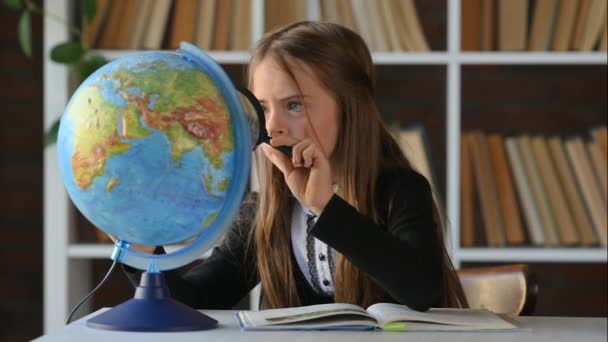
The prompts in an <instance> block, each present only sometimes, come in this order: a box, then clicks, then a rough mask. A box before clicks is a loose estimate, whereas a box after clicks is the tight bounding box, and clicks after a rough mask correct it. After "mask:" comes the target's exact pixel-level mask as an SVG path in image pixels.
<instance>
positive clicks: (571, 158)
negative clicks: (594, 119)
mask: <svg viewBox="0 0 608 342" xmlns="http://www.w3.org/2000/svg"><path fill="white" fill-rule="evenodd" d="M590 133H591V134H590V138H589V139H585V138H584V137H582V136H570V137H559V136H541V135H527V134H521V135H517V136H502V135H500V134H485V133H483V132H480V131H473V132H465V133H463V134H462V140H461V181H460V183H461V219H462V220H461V229H460V233H461V245H462V246H463V247H472V246H479V245H486V246H489V247H502V246H513V245H534V246H545V247H562V246H595V245H598V244H599V245H601V246H602V247H606V246H607V235H608V234H607V224H608V223H607V209H606V208H607V197H608V170H607V163H608V150H607V143H608V129H607V128H606V126H603V127H595V128H592V129H591V130H590ZM476 208H479V210H476ZM476 213H480V214H481V215H480V216H481V217H478V215H476ZM481 227H483V229H481Z"/></svg>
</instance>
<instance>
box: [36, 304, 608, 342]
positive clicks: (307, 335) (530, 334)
mask: <svg viewBox="0 0 608 342" xmlns="http://www.w3.org/2000/svg"><path fill="white" fill-rule="evenodd" d="M104 310H106V309H101V310H99V311H97V312H95V313H92V314H91V315H89V316H87V317H84V318H82V319H80V320H78V321H75V322H73V323H72V324H70V325H68V326H66V327H64V328H63V329H61V330H60V331H58V332H55V333H53V334H49V335H45V336H41V337H40V338H38V339H37V340H36V341H78V342H82V341H86V342H96V341H103V342H107V341H112V342H119V341H162V342H172V341H180V342H181V341H184V342H187V341H196V342H200V341H205V342H209V341H226V342H238V341H247V342H257V341H260V342H262V341H263V342H274V341H277V342H279V341H289V342H299V341H314V342H325V341H327V342H340V341H345V342H346V341H348V342H359V341H360V342H368V341H400V342H403V341H408V342H410V341H412V342H414V341H416V342H418V341H420V342H424V341H429V342H430V341H433V342H435V341H450V342H460V341H470V342H475V341H479V342H491V341H509V342H512V341H517V342H524V341H534V342H544V341H546V342H562V341H563V342H583V341H584V342H594V341H597V342H600V341H601V342H606V318H570V317H519V318H518V320H519V321H520V322H521V329H519V330H517V331H506V332H503V331H501V332H431V333H429V332H381V331H241V330H240V329H239V327H238V324H237V321H236V317H235V315H234V313H235V311H213V310H206V311H203V312H204V313H206V314H207V315H209V316H211V317H213V318H215V319H217V320H218V321H219V327H218V328H217V329H213V330H207V331H198V332H180V333H141V332H117V331H107V330H97V329H91V328H88V327H86V326H85V321H86V320H87V319H89V318H91V317H93V316H95V315H97V314H99V313H100V312H103V311H104Z"/></svg>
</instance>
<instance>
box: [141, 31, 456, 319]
mask: <svg viewBox="0 0 608 342" xmlns="http://www.w3.org/2000/svg"><path fill="white" fill-rule="evenodd" d="M248 80H249V88H250V89H251V90H252V92H253V94H254V95H255V96H256V97H257V98H258V99H259V100H260V103H261V104H262V107H263V108H264V113H265V117H266V128H267V131H268V133H269V135H270V137H271V138H272V139H271V141H270V144H271V145H272V146H274V147H277V146H292V147H293V153H292V154H293V157H292V158H291V159H290V158H289V157H287V156H286V155H285V154H283V153H282V152H280V151H279V150H277V149H275V148H273V147H271V146H270V145H267V144H264V145H262V146H261V148H262V152H263V153H258V157H259V158H258V160H257V164H258V165H260V164H262V165H261V167H260V168H259V170H258V174H259V175H260V176H259V184H260V192H259V194H256V193H252V194H249V195H248V196H246V198H245V200H244V201H243V204H242V207H241V211H240V213H239V216H238V218H237V219H236V221H235V222H234V224H233V227H232V228H231V230H230V231H229V233H227V235H226V236H225V238H224V240H223V242H222V244H221V245H220V246H218V247H216V248H215V249H214V251H213V253H212V255H211V256H210V257H209V258H208V259H207V260H205V261H204V262H202V263H201V264H199V265H197V266H195V267H194V268H192V269H190V270H189V271H187V272H179V271H170V272H166V278H167V283H168V285H169V288H170V290H171V293H172V295H173V297H174V298H175V299H177V300H180V301H182V302H184V303H186V304H188V305H190V306H192V307H194V308H205V309H214V308H215V309H218V308H219V309H229V308H231V307H232V306H233V305H235V304H236V303H237V302H238V301H239V300H240V299H241V298H243V297H244V296H245V295H246V294H247V293H248V292H249V291H250V290H251V289H252V288H253V287H254V286H255V285H256V284H258V283H259V282H261V284H262V307H263V308H280V307H292V306H300V305H311V304H321V303H330V302H342V303H353V304H357V305H360V306H362V307H367V306H369V305H371V304H374V303H377V302H394V303H399V304H405V305H407V306H409V307H410V308H412V309H415V310H426V309H428V308H429V307H431V306H450V307H461V306H466V300H465V298H464V294H463V291H462V289H461V287H460V284H459V282H458V279H457V277H456V275H455V272H454V270H453V268H452V266H451V263H450V260H449V257H448V255H447V253H446V250H445V246H444V240H443V227H442V226H441V223H440V220H439V213H438V208H437V205H436V203H434V201H433V196H432V191H431V188H430V186H429V182H428V181H427V180H426V179H425V178H424V177H423V176H422V175H420V174H419V173H418V172H416V171H415V170H413V169H412V167H411V165H410V163H409V162H408V160H407V159H406V158H405V156H404V155H403V153H402V152H401V150H400V148H399V146H398V145H397V143H396V142H395V140H394V139H393V138H392V137H391V135H390V134H389V132H388V131H387V129H386V128H385V127H384V125H383V123H382V119H381V116H380V113H379V112H378V109H377V108H376V105H375V103H374V98H373V93H374V65H373V63H372V59H371V56H370V52H369V50H368V48H367V46H366V45H365V43H364V42H363V40H362V39H361V37H360V36H359V35H357V34H356V33H354V32H352V31H351V30H349V29H347V28H344V27H342V26H339V25H336V24H331V23H324V22H299V23H294V24H291V25H288V26H286V27H283V28H280V29H277V30H275V31H273V32H270V33H268V34H267V35H266V36H265V37H264V38H263V39H262V40H261V41H260V42H259V44H258V46H257V49H256V50H255V51H254V53H253V58H252V60H251V63H250V65H249V69H248ZM132 276H133V274H132Z"/></svg>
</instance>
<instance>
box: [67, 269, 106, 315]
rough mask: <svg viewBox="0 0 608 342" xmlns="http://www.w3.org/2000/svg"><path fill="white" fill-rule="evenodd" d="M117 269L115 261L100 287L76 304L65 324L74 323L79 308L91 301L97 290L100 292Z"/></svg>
mask: <svg viewBox="0 0 608 342" xmlns="http://www.w3.org/2000/svg"><path fill="white" fill-rule="evenodd" d="M115 268H116V260H114V262H113V263H112V266H110V269H109V270H108V273H106V275H105V277H103V279H102V280H101V282H100V283H99V285H97V287H95V288H94V289H93V291H91V292H90V293H89V294H88V295H87V296H86V297H84V298H83V299H82V300H81V301H80V303H78V304H76V306H75V307H74V308H73V309H72V312H70V315H69V316H68V320H67V322H66V323H65V324H70V322H71V321H72V316H74V314H75V313H76V311H77V310H78V308H80V306H81V305H82V304H84V302H86V301H87V299H89V298H90V297H91V296H92V295H93V294H94V293H95V292H97V290H99V288H100V287H101V286H102V285H103V284H105V282H106V281H107V280H108V278H110V274H112V271H114V269H115Z"/></svg>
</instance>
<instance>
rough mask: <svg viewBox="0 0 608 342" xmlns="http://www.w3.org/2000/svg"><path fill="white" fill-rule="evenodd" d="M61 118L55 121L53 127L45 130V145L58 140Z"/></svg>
mask: <svg viewBox="0 0 608 342" xmlns="http://www.w3.org/2000/svg"><path fill="white" fill-rule="evenodd" d="M59 122H60V121H59V119H57V121H55V122H53V124H52V125H51V128H49V130H48V131H46V132H44V147H47V146H50V145H53V144H55V143H56V142H57V133H58V132H59Z"/></svg>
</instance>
